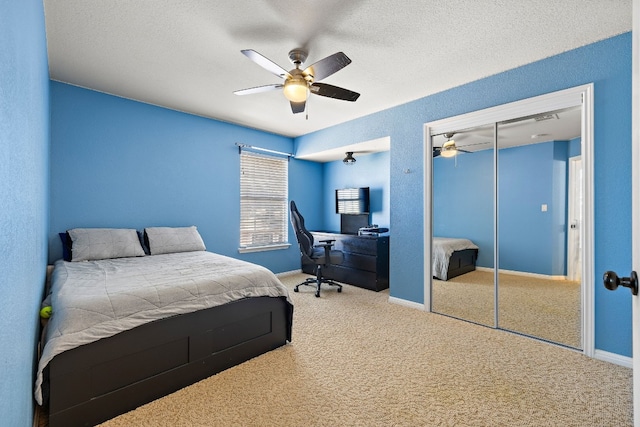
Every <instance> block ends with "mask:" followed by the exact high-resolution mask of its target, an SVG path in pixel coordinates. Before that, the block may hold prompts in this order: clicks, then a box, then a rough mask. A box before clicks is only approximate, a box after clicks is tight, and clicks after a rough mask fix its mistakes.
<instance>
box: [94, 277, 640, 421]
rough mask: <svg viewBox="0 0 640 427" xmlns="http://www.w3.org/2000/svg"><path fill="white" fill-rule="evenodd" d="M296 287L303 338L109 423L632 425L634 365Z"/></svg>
mask: <svg viewBox="0 0 640 427" xmlns="http://www.w3.org/2000/svg"><path fill="white" fill-rule="evenodd" d="M303 277H305V276H302V275H292V276H286V277H282V280H283V282H284V283H285V284H286V285H287V286H288V287H289V288H292V287H293V285H295V284H296V283H298V282H299V281H301V280H302V278H303ZM291 296H292V298H293V301H294V304H295V313H294V325H293V342H292V343H290V344H288V345H286V346H284V347H281V348H279V349H276V350H274V351H271V352H269V353H267V354H264V355H262V356H259V357H257V358H255V359H252V360H250V361H248V362H246V363H244V364H241V365H239V366H236V367H233V368H231V369H228V370H227V371H224V372H222V373H220V374H218V375H214V376H212V377H210V378H208V379H206V380H203V381H201V382H199V383H197V384H194V385H192V386H190V387H187V388H185V389H182V390H180V391H178V392H176V393H174V394H172V395H169V396H166V397H164V398H162V399H159V400H157V401H154V402H152V403H150V404H148V405H145V406H143V407H140V408H138V409H136V410H135V411H132V412H130V413H127V414H124V415H121V416H120V417H117V418H115V419H113V420H111V421H108V422H106V423H104V424H103V426H105V427H119V426H483V427H484V426H630V425H632V388H631V387H632V385H631V369H628V368H623V367H620V366H617V365H613V364H609V363H606V362H601V361H598V360H594V359H589V358H587V357H585V356H583V355H581V354H579V353H577V352H574V351H572V350H568V349H565V348H561V347H557V346H554V345H550V344H546V343H542V342H539V341H536V340H533V339H530V338H526V337H523V336H519V335H515V334H511V333H508V332H504V331H499V330H494V329H491V328H487V327H484V326H479V325H475V324H471V323H468V322H463V321H460V320H456V319H452V318H449V317H446V316H441V315H438V314H431V313H426V312H423V311H420V310H416V309H412V308H407V307H403V306H400V305H397V304H391V303H389V302H388V298H389V293H388V292H385V291H383V292H378V293H376V292H372V291H368V290H364V289H360V288H357V287H353V286H345V287H344V290H343V292H342V293H337V292H336V291H335V289H327V290H323V292H322V296H321V297H320V298H316V297H315V296H314V294H313V289H311V288H309V287H303V288H301V292H299V293H293V292H291Z"/></svg>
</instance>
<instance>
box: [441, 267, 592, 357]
mask: <svg viewBox="0 0 640 427" xmlns="http://www.w3.org/2000/svg"><path fill="white" fill-rule="evenodd" d="M493 282H494V275H493V272H489V271H480V270H476V271H472V272H470V273H466V274H463V275H461V276H458V277H455V278H453V279H450V280H448V281H441V280H436V279H434V280H433V302H432V304H433V311H434V312H437V313H443V314H447V315H449V316H453V317H457V318H459V319H465V320H469V321H472V322H476V323H480V324H482V325H489V326H493V325H494V323H495V316H494V312H495V307H494V297H493V296H494V285H493ZM580 298H581V297H580V282H573V281H568V280H550V279H542V278H536V277H529V276H522V275H517V274H506V273H500V276H499V291H498V308H499V317H498V325H499V327H500V328H501V329H507V330H510V331H515V332H519V333H522V334H525V335H531V336H535V337H538V338H542V339H545V340H547V341H552V342H556V343H559V344H562V345H566V346H569V347H573V348H582V342H581V341H582V335H581V308H580V307H581V306H580V304H581V303H580V301H581V300H580Z"/></svg>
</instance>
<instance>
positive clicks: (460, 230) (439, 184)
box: [432, 125, 495, 326]
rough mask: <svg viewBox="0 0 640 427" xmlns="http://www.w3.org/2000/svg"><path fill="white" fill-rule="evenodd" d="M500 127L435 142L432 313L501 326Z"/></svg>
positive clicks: (438, 137)
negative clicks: (497, 251)
mask: <svg viewBox="0 0 640 427" xmlns="http://www.w3.org/2000/svg"><path fill="white" fill-rule="evenodd" d="M493 144H494V126H493V125H487V126H481V127H477V128H472V129H462V130H456V131H452V132H449V133H446V134H442V135H436V136H434V138H433V146H434V151H433V193H432V194H433V239H432V255H433V256H432V266H433V277H434V279H433V287H432V293H433V296H432V310H433V311H435V312H438V313H442V314H447V315H449V316H453V317H457V318H460V319H464V320H468V321H470V322H475V323H480V324H483V325H487V326H494V324H495V311H494V306H495V303H494V301H495V297H494V280H493V268H494V259H493V258H494V249H493V248H494V231H493V223H494V220H493V217H494V202H493V199H494V197H493V193H494V190H493V188H494V177H493V176H494V174H493V170H494V165H493V162H494V154H493Z"/></svg>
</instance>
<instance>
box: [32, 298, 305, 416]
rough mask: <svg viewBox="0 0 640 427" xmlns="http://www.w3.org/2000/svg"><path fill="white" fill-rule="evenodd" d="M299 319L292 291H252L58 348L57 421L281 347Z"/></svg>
mask: <svg viewBox="0 0 640 427" xmlns="http://www.w3.org/2000/svg"><path fill="white" fill-rule="evenodd" d="M292 322H293V307H292V306H291V305H290V304H289V303H288V302H287V300H286V299H285V298H284V297H278V298H272V297H257V298H246V299H242V300H239V301H236V302H231V303H228V304H225V305H222V306H218V307H213V308H210V309H207V310H202V311H198V312H194V313H188V314H182V315H178V316H174V317H170V318H167V319H163V320H158V321H155V322H152V323H148V324H145V325H142V326H138V327H136V328H134V329H131V330H129V331H126V332H121V333H119V334H117V335H115V336H112V337H109V338H104V339H101V340H99V341H96V342H94V343H91V344H86V345H83V346H80V347H77V348H75V349H72V350H68V351H66V352H64V353H62V354H59V355H56V356H55V357H54V358H53V359H52V361H51V362H50V363H49V365H48V367H47V369H46V370H45V384H43V391H44V392H45V398H46V397H47V396H48V412H49V427H62V426H64V427H70V426H90V425H95V424H98V423H101V422H103V421H106V420H108V419H110V418H113V417H115V416H117V415H120V414H123V413H125V412H128V411H130V410H133V409H135V408H137V407H138V406H141V405H143V404H145V403H148V402H151V401H152V400H155V399H157V398H160V397H162V396H165V395H167V394H169V393H172V392H174V391H176V390H179V389H180V388H183V387H186V386H187V385H190V384H193V383H195V382H197V381H199V380H202V379H204V378H207V377H209V376H211V375H213V374H216V373H218V372H220V371H223V370H225V369H227V368H230V367H232V366H235V365H238V364H240V363H242V362H244V361H247V360H249V359H251V358H253V357H256V356H258V355H260V354H263V353H266V352H268V351H270V350H273V349H275V348H277V347H280V346H282V345H284V344H285V343H286V342H287V341H291V328H292ZM47 391H48V392H47Z"/></svg>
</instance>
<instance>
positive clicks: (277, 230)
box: [238, 150, 291, 253]
mask: <svg viewBox="0 0 640 427" xmlns="http://www.w3.org/2000/svg"><path fill="white" fill-rule="evenodd" d="M274 177H275V178H276V179H277V178H278V177H280V178H281V179H282V182H280V183H278V182H276V184H277V185H276V186H275V187H274V186H273V185H272V184H273V183H274ZM239 190H240V224H239V247H238V252H240V253H251V252H263V251H272V250H279V249H287V248H289V246H291V244H290V243H289V211H288V199H289V157H280V156H276V155H269V154H261V153H255V152H252V151H246V150H240V189H239ZM265 190H267V191H265ZM269 190H275V191H269ZM274 204H276V205H278V206H276V207H275V213H274V211H271V212H270V213H269V214H267V215H264V216H260V215H259V214H257V213H256V211H260V210H265V209H273V208H274V206H273V205H274ZM270 205H271V206H270ZM278 212H279V213H278ZM249 223H252V224H253V225H255V224H260V223H262V224H267V225H268V227H258V228H253V229H252V226H251V225H248V224H249ZM274 224H275V225H276V227H271V226H273V225H274ZM269 227H271V228H269ZM259 234H262V236H258V235H259ZM277 236H281V239H275V238H274V237H277ZM249 240H252V241H255V243H254V244H251V243H250V242H249Z"/></svg>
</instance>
